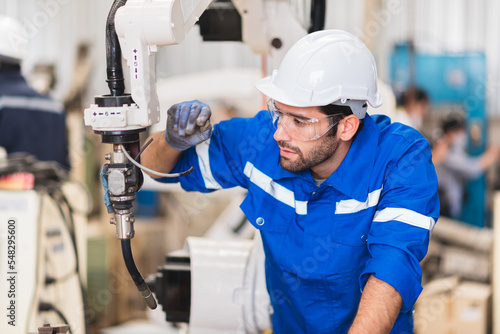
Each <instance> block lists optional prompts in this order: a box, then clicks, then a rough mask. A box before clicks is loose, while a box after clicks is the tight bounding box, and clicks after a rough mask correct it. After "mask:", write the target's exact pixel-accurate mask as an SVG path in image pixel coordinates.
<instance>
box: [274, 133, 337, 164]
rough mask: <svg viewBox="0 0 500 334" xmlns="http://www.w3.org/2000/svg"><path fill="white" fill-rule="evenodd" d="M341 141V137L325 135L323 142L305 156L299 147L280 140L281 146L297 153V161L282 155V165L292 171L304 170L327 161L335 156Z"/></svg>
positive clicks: (279, 144)
mask: <svg viewBox="0 0 500 334" xmlns="http://www.w3.org/2000/svg"><path fill="white" fill-rule="evenodd" d="M339 143H340V139H336V137H335V136H329V135H326V136H325V137H323V140H322V141H321V143H318V144H317V145H316V146H315V147H314V148H313V149H312V150H311V151H309V153H308V154H307V156H304V153H303V152H302V151H301V150H300V149H299V148H298V147H295V146H292V145H290V144H289V143H288V142H284V141H278V146H279V147H281V148H284V149H286V150H288V151H292V152H294V153H297V159H296V160H295V161H292V160H290V159H288V158H286V157H283V156H280V165H281V167H282V168H283V169H284V170H287V171H289V172H292V173H300V172H303V171H305V170H308V169H310V168H312V167H314V166H317V165H319V164H321V163H322V162H325V161H326V160H328V159H329V158H330V157H331V156H333V155H334V154H335V152H336V151H337V148H338V147H339Z"/></svg>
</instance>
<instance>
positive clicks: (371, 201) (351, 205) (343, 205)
mask: <svg viewBox="0 0 500 334" xmlns="http://www.w3.org/2000/svg"><path fill="white" fill-rule="evenodd" d="M381 192H382V188H380V189H378V190H374V191H372V192H371V193H369V194H368V198H367V199H366V201H364V202H360V201H356V200H355V199H348V200H345V201H340V202H337V205H336V206H335V214H346V213H355V212H358V211H361V210H365V209H368V208H371V207H372V206H376V205H377V204H378V200H379V198H380V193H381Z"/></svg>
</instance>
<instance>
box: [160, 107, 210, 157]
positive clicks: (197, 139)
mask: <svg viewBox="0 0 500 334" xmlns="http://www.w3.org/2000/svg"><path fill="white" fill-rule="evenodd" d="M167 114H168V119H167V129H166V130H165V140H166V141H167V143H168V144H169V145H170V146H172V147H173V148H175V149H176V150H179V151H183V150H186V149H188V148H190V147H191V146H194V145H198V144H199V143H202V142H204V141H205V140H207V139H208V138H210V136H211V135H212V125H211V124H210V116H211V115H212V112H211V111H210V107H209V106H208V105H206V104H204V103H201V102H200V101H198V100H194V101H189V102H182V103H178V104H174V105H173V106H171V107H170V109H168V111H167Z"/></svg>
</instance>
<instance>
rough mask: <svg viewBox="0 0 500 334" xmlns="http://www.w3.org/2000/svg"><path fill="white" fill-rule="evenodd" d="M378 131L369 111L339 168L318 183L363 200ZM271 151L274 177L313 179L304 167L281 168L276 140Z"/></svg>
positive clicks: (310, 180)
mask: <svg viewBox="0 0 500 334" xmlns="http://www.w3.org/2000/svg"><path fill="white" fill-rule="evenodd" d="M379 135H380V132H379V130H378V128H377V126H376V124H375V122H374V121H373V119H372V118H371V117H370V116H369V115H366V117H365V120H364V125H363V129H362V130H361V131H360V132H359V133H358V135H357V137H356V139H355V140H354V142H353V143H352V145H351V147H350V148H349V151H348V152H347V154H346V156H345V158H344V160H343V161H342V163H341V164H340V166H339V168H337V170H336V171H335V172H334V173H333V174H332V175H330V177H328V179H326V181H325V182H323V184H322V185H321V186H323V185H327V186H331V187H333V188H335V189H337V190H338V191H340V192H342V193H343V194H344V195H346V196H348V197H350V198H353V199H355V200H357V201H360V202H364V201H366V199H367V197H368V192H369V188H368V187H369V182H370V177H371V172H372V169H373V165H374V163H375V154H376V151H377V146H378V141H379ZM275 151H276V153H274V154H273V159H275V164H276V169H275V172H274V175H273V178H274V179H275V180H279V179H284V178H296V177H301V178H303V179H305V180H307V181H309V182H314V181H313V178H312V176H311V173H310V171H308V170H306V171H304V172H301V173H292V172H289V171H287V170H284V169H283V168H282V167H281V165H280V163H279V148H278V145H277V144H276V150H275Z"/></svg>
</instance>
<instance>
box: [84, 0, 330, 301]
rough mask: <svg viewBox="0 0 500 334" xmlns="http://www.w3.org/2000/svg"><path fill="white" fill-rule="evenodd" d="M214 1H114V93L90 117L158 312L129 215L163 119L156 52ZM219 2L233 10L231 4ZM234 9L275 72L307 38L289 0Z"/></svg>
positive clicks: (126, 244) (126, 236)
mask: <svg viewBox="0 0 500 334" xmlns="http://www.w3.org/2000/svg"><path fill="white" fill-rule="evenodd" d="M212 2H213V0H128V1H127V0H115V1H114V3H113V5H112V7H111V11H110V13H109V16H108V22H107V34H106V43H107V63H108V67H107V76H108V79H107V82H108V85H109V87H110V94H109V95H102V96H97V97H96V98H95V104H92V105H91V106H90V107H89V108H88V109H86V110H85V112H84V117H85V125H87V126H91V127H92V129H93V130H94V132H95V133H96V134H99V135H101V137H102V142H103V143H109V144H112V145H113V151H112V152H110V153H108V154H106V156H105V158H106V160H108V161H109V163H107V164H105V166H104V169H103V170H104V173H103V177H104V181H105V182H107V185H108V194H107V195H108V197H109V202H110V203H109V205H108V208H109V209H110V210H109V211H110V213H113V214H114V216H113V217H112V218H111V219H110V222H111V223H112V224H114V225H116V235H117V238H119V239H120V240H121V242H122V250H123V256H124V259H125V263H126V265H127V269H128V270H129V273H130V275H131V276H132V278H133V279H134V282H135V284H136V285H137V287H138V289H139V290H140V291H141V294H142V296H143V297H144V298H145V300H146V303H147V304H148V306H149V307H150V308H155V307H156V301H155V300H154V298H153V296H152V294H151V292H150V290H149V287H148V286H147V284H146V283H145V282H144V280H143V278H142V276H141V275H140V273H139V272H138V271H137V268H136V266H135V263H134V261H133V258H132V252H131V248H130V239H131V238H132V237H133V236H134V227H133V224H134V221H135V218H134V216H133V214H132V211H131V209H132V206H133V202H134V200H135V198H136V195H135V194H136V192H137V191H139V189H140V188H141V186H142V181H143V178H142V172H141V171H140V168H141V166H140V164H139V162H138V161H137V160H138V157H139V155H140V143H139V134H140V132H142V131H144V130H145V129H146V127H148V126H151V125H153V124H155V123H157V122H159V120H160V107H159V102H158V97H157V94H156V76H155V54H156V52H157V51H158V47H160V46H165V45H173V44H179V43H181V42H182V40H183V39H184V37H185V36H186V34H187V33H188V31H189V30H190V29H191V28H192V27H193V25H194V24H196V23H197V22H198V21H199V19H200V17H201V15H202V14H203V13H204V12H205V11H206V10H207V8H209V6H210V5H211V4H212ZM216 2H223V3H226V4H229V5H230V2H229V1H228V0H226V1H224V0H219V1H216ZM316 2H322V3H324V0H322V1H318V0H317V1H316ZM214 4H215V3H214ZM233 6H234V7H233V8H235V9H236V10H237V12H238V13H239V15H240V16H241V30H242V33H241V36H242V41H243V42H245V43H247V44H249V45H250V47H251V48H252V50H253V51H254V52H257V53H265V54H268V55H270V56H271V58H272V59H273V63H274V65H275V66H277V65H278V64H279V62H280V61H281V59H282V57H283V56H284V54H285V53H286V51H287V50H288V49H289V47H291V46H292V44H293V43H294V42H295V41H296V40H298V39H299V38H300V37H302V36H304V35H305V34H306V33H307V32H306V30H305V29H304V28H303V26H302V25H301V24H300V23H299V22H298V21H297V20H296V19H295V17H294V16H293V14H292V12H291V10H290V3H289V1H288V0H233ZM122 53H123V57H124V58H125V59H126V61H127V67H128V69H129V73H130V87H129V88H130V91H131V93H130V94H126V93H125V85H124V78H123V69H122V67H121V61H122ZM146 146H147V145H146ZM190 171H191V170H189V171H187V172H185V173H181V174H178V175H170V176H182V175H185V174H187V173H189V172H190ZM164 176H169V175H164Z"/></svg>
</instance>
